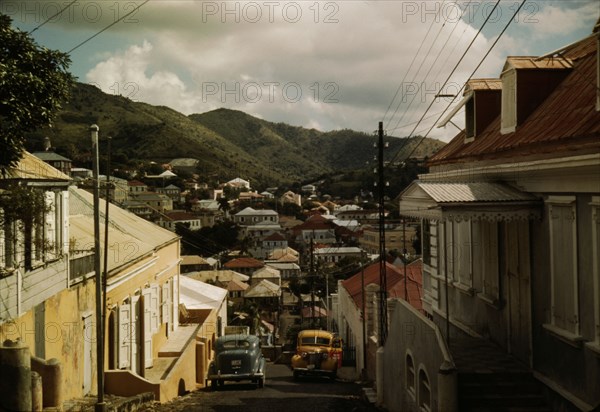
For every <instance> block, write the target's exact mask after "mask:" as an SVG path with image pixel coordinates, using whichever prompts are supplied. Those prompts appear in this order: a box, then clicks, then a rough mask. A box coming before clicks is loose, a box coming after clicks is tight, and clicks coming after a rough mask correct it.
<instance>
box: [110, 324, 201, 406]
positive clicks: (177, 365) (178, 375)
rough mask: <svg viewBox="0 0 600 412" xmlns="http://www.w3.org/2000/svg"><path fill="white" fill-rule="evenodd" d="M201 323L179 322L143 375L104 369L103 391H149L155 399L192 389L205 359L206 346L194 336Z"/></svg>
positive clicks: (129, 393)
mask: <svg viewBox="0 0 600 412" xmlns="http://www.w3.org/2000/svg"><path fill="white" fill-rule="evenodd" d="M201 326H202V325H200V324H187V325H180V326H179V328H177V330H176V331H174V332H173V333H172V334H171V335H170V336H169V338H168V340H167V341H166V342H165V344H164V345H163V346H162V347H161V348H160V349H159V351H158V353H157V357H155V358H153V359H152V367H150V368H146V369H145V370H144V376H143V377H142V376H140V375H137V374H135V373H133V372H132V371H130V370H109V371H106V372H105V390H106V393H110V394H113V395H119V396H133V395H136V394H138V393H143V392H152V393H154V399H155V400H157V401H160V402H168V401H169V400H171V399H173V398H175V397H177V396H181V395H183V394H185V393H187V392H189V391H191V390H193V389H195V388H196V384H197V382H202V381H203V379H202V380H199V378H198V376H197V372H201V370H202V368H203V365H205V363H206V362H205V359H206V356H205V349H204V351H203V350H202V349H203V348H205V346H204V344H203V343H202V342H197V338H196V337H197V335H198V331H199V330H200V327H201ZM199 366H200V368H199Z"/></svg>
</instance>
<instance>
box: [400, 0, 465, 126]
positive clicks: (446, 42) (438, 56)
mask: <svg viewBox="0 0 600 412" xmlns="http://www.w3.org/2000/svg"><path fill="white" fill-rule="evenodd" d="M467 7H468V5H467ZM467 7H465V8H464V9H463V11H462V13H461V15H460V17H459V18H458V20H457V23H456V24H455V25H454V27H453V28H452V31H451V32H450V34H449V35H448V37H447V38H446V41H445V42H444V44H443V45H442V47H441V49H440V52H439V53H438V54H437V56H436V58H435V60H434V61H433V63H431V65H430V66H429V70H427V73H426V74H425V77H424V78H423V80H422V82H421V86H420V87H418V88H417V90H418V91H420V90H421V89H422V85H423V84H424V83H426V81H427V78H428V77H429V74H430V73H431V71H432V70H433V68H434V67H435V65H436V63H437V61H438V59H439V58H440V56H441V55H442V51H443V50H444V49H445V48H446V45H447V44H448V42H449V41H450V38H451V37H452V35H453V34H454V31H455V30H456V28H457V27H458V22H460V20H461V19H462V17H463V15H464V12H465V10H466V9H467ZM446 21H447V19H446ZM446 21H445V22H444V24H443V25H442V27H441V28H440V31H439V32H438V35H439V34H441V32H442V29H443V28H444V26H445V25H446ZM436 40H437V37H436ZM434 42H435V40H434ZM432 48H433V44H432ZM423 63H425V60H423V62H421V66H419V69H418V70H421V67H422V66H423ZM441 67H442V66H440V69H441ZM415 77H416V76H415ZM435 78H437V75H436V76H435V77H434V80H435ZM416 97H417V94H416V93H415V94H413V96H412V99H411V100H410V102H409V104H408V107H407V108H406V110H405V111H404V112H403V113H402V116H401V117H400V119H399V120H398V122H396V126H398V125H399V124H400V122H401V121H402V119H404V116H405V115H406V113H408V111H409V109H410V107H411V106H412V104H413V102H414V101H415V98H416ZM394 114H395V113H394Z"/></svg>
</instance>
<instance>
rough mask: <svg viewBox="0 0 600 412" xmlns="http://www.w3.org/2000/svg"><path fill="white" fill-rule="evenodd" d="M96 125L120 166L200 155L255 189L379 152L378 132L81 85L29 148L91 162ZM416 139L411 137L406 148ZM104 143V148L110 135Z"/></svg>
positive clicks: (210, 168) (354, 165)
mask: <svg viewBox="0 0 600 412" xmlns="http://www.w3.org/2000/svg"><path fill="white" fill-rule="evenodd" d="M91 124H97V125H98V126H99V127H100V137H101V140H103V139H105V138H106V137H107V136H112V143H111V145H112V150H111V152H112V160H113V164H114V165H115V166H116V167H119V168H135V167H137V165H138V164H139V163H141V162H148V161H155V162H159V163H162V162H168V161H170V160H172V159H173V158H177V157H192V158H196V159H198V160H199V161H200V165H199V168H198V169H199V173H200V174H201V175H202V178H203V179H206V180H209V181H214V180H216V179H219V180H220V181H225V180H229V179H231V178H234V177H238V176H239V177H242V178H245V179H251V180H252V181H253V182H255V184H254V185H253V186H255V187H260V186H263V187H264V186H273V185H281V184H289V183H292V182H294V181H308V180H311V179H314V178H316V177H317V176H322V175H324V174H330V173H334V172H337V171H343V170H353V169H358V168H364V167H365V164H366V162H367V161H369V160H372V158H373V156H374V154H375V152H376V151H375V149H374V148H373V142H374V141H375V137H374V136H371V135H367V134H365V133H360V132H355V131H352V130H340V131H332V132H326V133H324V132H320V131H318V130H314V129H305V128H302V127H295V126H290V125H287V124H284V123H272V122H268V121H265V120H261V119H257V118H255V117H252V116H250V115H248V114H246V113H243V112H240V111H235V110H228V109H218V110H214V111H211V112H208V113H203V114H193V115H190V116H185V115H183V114H181V113H179V112H176V111H175V110H173V109H170V108H168V107H164V106H153V105H150V104H146V103H140V102H133V101H131V100H129V99H127V98H125V97H122V96H114V95H109V94H106V93H103V92H102V91H101V90H99V89H98V88H96V87H94V86H91V85H86V84H80V83H79V84H76V85H75V87H74V90H73V93H72V97H71V100H70V102H69V103H68V104H66V105H65V106H64V108H63V110H62V111H61V112H60V113H59V115H58V117H57V119H56V121H55V124H54V127H53V128H49V129H46V130H41V131H39V132H37V133H34V134H32V135H30V136H28V142H27V147H28V149H29V150H31V151H35V150H41V147H42V141H43V138H44V137H45V136H48V137H50V139H51V142H52V146H53V147H54V148H55V150H56V151H57V152H58V153H59V154H62V155H64V156H66V157H69V158H71V159H72V160H73V161H74V163H75V165H77V166H83V167H90V163H91V154H90V148H91V144H90V140H89V136H90V134H89V131H88V129H89V126H90V125H91ZM386 140H388V141H389V142H390V149H389V150H387V153H388V155H389V156H392V155H393V154H395V153H396V152H397V151H398V149H399V148H400V147H402V146H403V145H404V143H405V139H397V138H388V139H386ZM416 141H417V139H416V138H415V139H414V141H411V142H409V144H408V145H407V147H406V148H405V152H406V153H408V152H409V151H410V150H412V149H411V147H412V145H414V144H415V143H416ZM101 144H102V146H101V151H102V152H105V148H104V145H105V143H104V141H103V142H102V143H101ZM442 145H443V143H442V142H439V141H436V140H430V139H426V141H425V142H424V143H423V144H421V145H420V146H419V150H418V151H417V152H416V153H415V155H416V156H426V155H430V154H431V153H432V152H433V151H435V150H437V149H438V148H439V147H441V146H442ZM397 158H399V159H402V158H403V155H400V156H398V157H397Z"/></svg>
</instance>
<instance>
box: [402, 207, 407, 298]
mask: <svg viewBox="0 0 600 412" xmlns="http://www.w3.org/2000/svg"><path fill="white" fill-rule="evenodd" d="M407 260H408V253H407V250H406V219H402V263H403V264H404V300H405V301H407V302H408V274H407V273H406V261H407Z"/></svg>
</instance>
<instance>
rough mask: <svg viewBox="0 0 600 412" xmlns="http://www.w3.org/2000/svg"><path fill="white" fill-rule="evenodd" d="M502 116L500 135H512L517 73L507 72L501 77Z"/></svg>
mask: <svg viewBox="0 0 600 412" xmlns="http://www.w3.org/2000/svg"><path fill="white" fill-rule="evenodd" d="M500 78H501V79H502V115H501V118H500V133H502V134H507V133H512V132H514V131H515V129H516V128H517V71H516V70H515V69H511V70H508V71H506V72H504V73H502V75H500Z"/></svg>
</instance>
